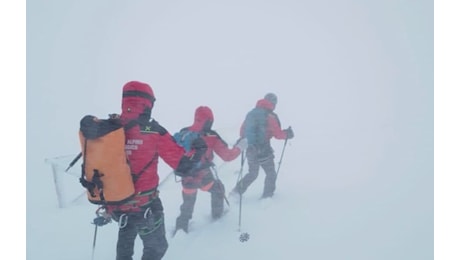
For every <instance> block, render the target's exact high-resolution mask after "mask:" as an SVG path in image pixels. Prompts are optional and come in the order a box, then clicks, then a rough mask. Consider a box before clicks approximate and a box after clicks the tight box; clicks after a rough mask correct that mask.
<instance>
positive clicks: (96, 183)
mask: <svg viewBox="0 0 460 260" xmlns="http://www.w3.org/2000/svg"><path fill="white" fill-rule="evenodd" d="M87 143H88V141H87V139H86V138H85V147H84V151H83V154H84V156H83V163H82V165H81V177H80V183H81V185H82V186H83V187H85V188H86V189H87V190H88V192H89V193H90V195H91V197H96V194H95V193H94V189H95V188H98V189H99V190H100V193H99V197H100V198H101V200H102V201H105V197H104V192H103V184H102V181H101V177H102V176H104V175H103V174H101V173H100V172H99V171H98V170H97V169H94V174H93V178H92V180H91V181H88V180H86V179H85V165H86V145H87Z"/></svg>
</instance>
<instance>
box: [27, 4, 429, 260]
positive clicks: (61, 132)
mask: <svg viewBox="0 0 460 260" xmlns="http://www.w3.org/2000/svg"><path fill="white" fill-rule="evenodd" d="M432 11H433V10H432V2H430V1H412V2H407V1H406V2H404V1H360V0H352V1H339V0H331V1H294V0H287V1H259V0H256V1H243V0H236V1H231V2H219V1H205V0H198V1H118V0H110V1H109V0H101V1H89V0H81V1H61V0H52V1H46V2H42V1H28V2H27V174H26V181H27V183H26V184H27V189H26V192H27V194H26V199H27V205H26V207H27V223H26V225H27V230H26V235H27V236H26V242H27V249H26V253H27V259H28V260H45V259H46V260H58V259H59V260H62V259H65V260H73V259H78V260H81V259H91V255H92V252H93V236H94V232H95V227H94V225H92V224H91V221H92V219H93V218H94V217H95V210H96V206H95V205H92V204H90V203H89V202H88V201H87V200H86V199H85V198H83V199H82V200H79V201H78V202H77V203H74V204H71V205H68V206H67V207H64V208H60V207H59V204H58V199H57V195H56V189H55V183H54V179H53V171H52V169H51V165H50V164H49V163H46V160H49V159H50V158H55V157H59V156H62V155H66V157H64V158H66V160H61V161H60V162H59V172H61V174H62V176H61V177H62V178H61V179H64V180H65V182H66V186H65V187H66V188H65V194H66V195H69V196H70V194H72V196H73V195H75V194H77V195H78V193H79V192H83V188H82V187H81V186H80V184H79V182H78V179H77V178H76V177H75V176H71V175H69V174H66V173H63V168H65V167H66V166H67V165H68V163H69V162H70V161H69V160H67V159H68V158H72V157H73V156H75V155H76V154H77V153H78V152H79V151H80V147H79V141H78V127H79V120H80V119H81V118H82V117H83V116H84V115H86V114H93V115H96V116H99V117H101V118H103V117H105V116H106V115H107V114H109V113H118V112H120V103H121V89H122V86H123V84H124V83H126V82H127V81H130V80H139V81H144V82H147V83H149V84H150V85H151V86H152V88H153V90H154V92H155V95H156V99H157V101H156V103H155V107H154V109H153V114H152V116H153V117H154V118H155V119H156V120H158V121H159V122H160V124H162V125H163V126H164V127H166V129H168V130H169V131H170V132H171V133H174V132H176V131H178V130H179V129H180V128H182V127H184V126H187V125H190V124H191V123H192V122H193V114H194V110H195V108H196V107H197V106H200V105H207V106H209V107H211V109H212V110H213V112H214V116H215V122H214V126H213V128H214V129H216V130H217V132H219V133H220V134H221V135H222V137H223V138H224V139H225V140H226V141H227V142H228V143H229V144H233V143H234V142H235V141H236V139H237V137H238V130H239V126H240V124H241V122H242V121H243V119H244V116H245V114H246V113H247V112H248V111H249V110H250V109H251V108H252V107H253V106H254V105H255V103H256V101H257V100H258V99H260V98H262V97H263V95H265V94H266V93H267V92H274V93H276V94H277V95H278V105H277V107H276V110H275V112H276V113H278V115H279V117H280V119H281V124H282V127H283V128H287V127H288V126H292V127H293V130H294V133H295V137H294V139H292V140H290V141H289V142H288V143H287V146H286V150H285V154H284V158H283V160H282V164H281V167H280V172H279V178H278V181H277V190H276V193H275V196H274V197H273V198H272V199H268V200H259V197H260V195H261V192H262V188H263V178H264V176H265V175H264V173H263V171H261V172H260V175H259V178H258V179H257V180H256V182H255V183H254V184H253V185H252V186H251V187H250V188H249V190H248V192H247V193H246V194H245V195H244V197H243V200H242V205H241V206H242V207H241V211H240V208H239V203H238V201H236V202H235V201H233V202H232V203H231V205H230V207H227V210H228V212H227V214H226V215H225V216H224V217H223V218H222V219H220V220H218V221H216V222H212V221H210V197H209V194H207V193H204V192H199V194H198V199H197V204H196V207H195V214H194V217H193V219H192V223H191V228H192V231H191V232H190V233H189V234H187V235H183V234H182V235H181V234H180V235H179V236H177V237H174V238H172V237H170V234H171V231H172V229H173V226H174V223H175V218H176V217H177V215H178V213H179V206H180V204H181V202H182V201H181V185H180V183H177V182H175V181H174V178H170V179H168V180H167V181H165V182H164V184H163V185H162V186H161V187H160V192H161V193H160V197H161V199H162V201H163V204H164V207H165V216H166V219H165V221H166V228H167V231H168V241H169V249H168V251H167V253H166V255H165V256H164V260H177V259H200V260H216V259H219V260H225V259H231V260H235V259H241V260H243V259H265V260H279V259H320V260H323V259H325V260H329V259H330V260H338V259H340V260H341V259H350V260H370V259H371V260H388V259H391V260H408V259H417V260H425V259H426V260H428V259H433V256H434V250H433V242H434V238H433V221H434V211H433V204H434V203H433V202H434V201H433V199H434V198H433V197H434V196H433V169H434V166H433V12H432ZM272 143H273V147H274V148H275V152H276V158H275V162H276V164H277V166H278V163H279V160H280V156H281V151H282V148H283V141H280V140H273V141H272ZM217 165H218V170H219V176H220V178H221V179H222V181H223V182H224V184H225V186H226V188H227V190H228V191H229V190H230V189H231V188H232V187H233V186H234V185H235V182H236V180H237V177H238V173H239V170H240V158H237V159H236V160H234V161H232V162H229V163H222V162H219V161H217ZM79 167H80V165H79V163H78V164H77V165H75V166H74V168H72V171H73V172H74V173H76V174H77V175H78V171H79ZM246 170H247V165H245V168H244V170H243V173H246ZM170 171H171V169H170V168H168V167H167V166H166V165H165V164H164V163H163V162H160V167H159V172H160V176H161V179H162V180H164V179H165V178H166V176H167V174H168V173H169V172H170ZM60 185H63V184H60ZM240 213H241V226H240V225H239V224H240V222H239V216H240ZM239 228H241V229H240V230H239ZM117 229H118V227H117V225H116V223H111V224H108V225H106V226H104V227H101V228H98V230H97V240H96V246H95V248H94V259H115V244H116V239H117ZM241 233H248V234H249V235H250V238H249V240H248V241H247V242H244V243H243V242H240V241H239V236H240V234H241ZM141 251H142V245H141V241H140V240H137V241H136V248H135V259H140V255H141Z"/></svg>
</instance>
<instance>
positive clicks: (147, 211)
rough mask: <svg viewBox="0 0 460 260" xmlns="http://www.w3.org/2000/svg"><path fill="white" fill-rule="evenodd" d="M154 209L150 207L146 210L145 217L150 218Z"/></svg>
mask: <svg viewBox="0 0 460 260" xmlns="http://www.w3.org/2000/svg"><path fill="white" fill-rule="evenodd" d="M152 214H153V213H152V209H151V208H150V207H148V208H147V209H146V210H145V211H144V218H145V219H148V218H149V217H150V216H152Z"/></svg>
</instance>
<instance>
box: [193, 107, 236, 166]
mask: <svg viewBox="0 0 460 260" xmlns="http://www.w3.org/2000/svg"><path fill="white" fill-rule="evenodd" d="M213 122H214V115H213V113H212V110H211V109H210V108H209V107H207V106H200V107H198V108H197V109H196V110H195V118H194V122H193V124H192V125H191V126H190V127H188V128H189V130H191V131H195V132H202V133H203V136H202V138H203V139H204V141H205V142H206V145H207V146H208V149H207V150H206V153H205V155H204V156H203V157H202V159H201V161H202V162H212V161H213V159H214V153H216V154H217V155H218V156H219V157H220V158H221V159H222V160H224V161H232V160H234V159H235V158H236V157H238V155H240V153H241V151H240V149H239V148H237V147H233V148H229V147H228V144H227V143H226V142H225V141H224V140H223V139H222V138H221V137H220V136H219V134H218V133H217V132H216V131H214V130H211V126H212V123H213Z"/></svg>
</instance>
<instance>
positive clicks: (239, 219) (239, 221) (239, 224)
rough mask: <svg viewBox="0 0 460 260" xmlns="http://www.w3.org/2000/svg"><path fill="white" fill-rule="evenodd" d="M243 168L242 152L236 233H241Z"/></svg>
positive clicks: (242, 155) (242, 156) (242, 154)
mask: <svg viewBox="0 0 460 260" xmlns="http://www.w3.org/2000/svg"><path fill="white" fill-rule="evenodd" d="M243 167H244V151H243V152H241V168H240V173H239V174H238V183H237V185H238V193H239V194H240V209H239V216H238V232H239V231H241V209H242V204H243V203H242V201H243V194H242V193H241V186H242V185H243V184H242V180H243Z"/></svg>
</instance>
